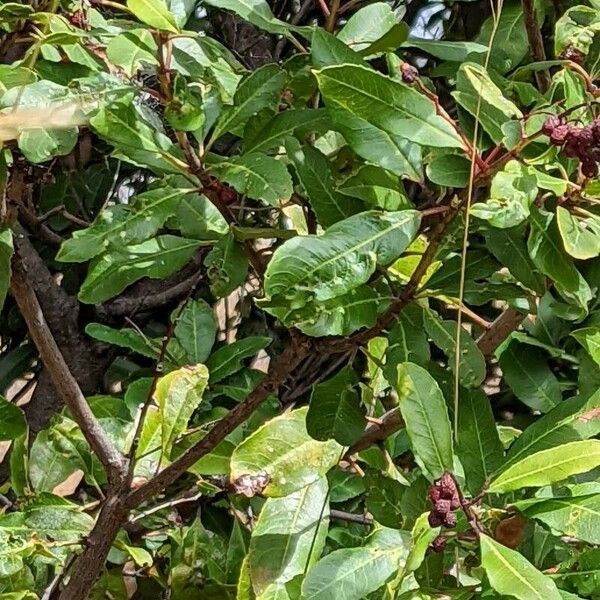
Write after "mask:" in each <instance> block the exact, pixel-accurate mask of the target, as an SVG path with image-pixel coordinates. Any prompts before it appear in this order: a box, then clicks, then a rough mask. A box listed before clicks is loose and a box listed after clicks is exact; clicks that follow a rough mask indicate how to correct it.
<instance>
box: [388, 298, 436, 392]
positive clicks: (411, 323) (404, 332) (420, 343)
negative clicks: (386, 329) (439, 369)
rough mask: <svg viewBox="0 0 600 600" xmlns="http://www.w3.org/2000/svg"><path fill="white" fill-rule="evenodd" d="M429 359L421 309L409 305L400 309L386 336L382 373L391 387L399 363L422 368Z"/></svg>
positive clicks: (414, 305)
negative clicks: (386, 345)
mask: <svg viewBox="0 0 600 600" xmlns="http://www.w3.org/2000/svg"><path fill="white" fill-rule="evenodd" d="M429 359H430V350H429V342H428V341H427V336H426V334H425V331H424V325H423V309H422V308H421V307H420V306H418V305H416V304H409V305H408V306H407V307H406V308H404V309H402V311H401V312H400V314H399V315H398V318H397V320H396V323H395V324H394V326H393V327H392V329H391V330H390V333H389V336H388V347H387V349H386V351H385V367H384V369H383V373H384V375H385V378H386V379H387V380H388V382H389V383H390V384H391V385H394V383H395V382H396V378H397V371H396V369H397V367H398V365H399V364H400V363H404V362H412V363H415V364H418V365H421V366H422V367H423V366H425V365H426V364H427V363H428V362H429Z"/></svg>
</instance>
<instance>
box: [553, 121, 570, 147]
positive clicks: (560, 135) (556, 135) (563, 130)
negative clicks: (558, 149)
mask: <svg viewBox="0 0 600 600" xmlns="http://www.w3.org/2000/svg"><path fill="white" fill-rule="evenodd" d="M571 131H572V130H571V127H569V125H559V126H558V127H555V128H554V130H553V131H552V132H551V133H550V141H551V142H552V143H553V144H555V145H556V146H560V145H561V144H563V143H564V141H565V140H566V139H567V136H569V134H570V133H571Z"/></svg>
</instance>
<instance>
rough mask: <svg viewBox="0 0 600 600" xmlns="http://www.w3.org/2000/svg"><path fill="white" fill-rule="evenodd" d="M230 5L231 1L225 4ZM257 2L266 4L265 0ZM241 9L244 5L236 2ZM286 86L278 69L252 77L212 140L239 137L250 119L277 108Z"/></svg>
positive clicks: (266, 68)
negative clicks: (226, 135)
mask: <svg viewBox="0 0 600 600" xmlns="http://www.w3.org/2000/svg"><path fill="white" fill-rule="evenodd" d="M225 1H227V0H225ZM244 1H248V2H254V1H256V2H257V3H258V4H265V6H266V3H264V2H263V0H244ZM236 4H239V5H240V6H242V5H243V2H239V3H238V2H236ZM284 83H285V73H284V72H283V71H282V70H281V69H280V68H279V67H277V66H276V65H265V66H264V67H262V68H261V69H257V70H256V71H254V72H252V73H251V74H250V75H248V76H247V77H246V78H245V79H243V80H242V82H241V83H240V84H239V86H238V88H237V90H236V92H235V96H234V98H233V105H232V106H228V107H227V108H225V110H223V112H222V113H221V115H220V117H219V120H218V121H217V123H216V125H215V128H214V131H213V133H212V139H217V138H218V137H220V136H221V135H223V134H224V133H227V132H231V133H238V132H239V131H240V129H241V127H242V126H243V125H245V124H246V122H247V121H248V119H249V118H250V117H252V116H253V115H255V114H256V113H258V112H259V111H260V110H263V109H264V108H269V107H273V106H274V105H275V103H276V101H277V98H278V96H279V94H280V92H281V89H282V87H283V84H284Z"/></svg>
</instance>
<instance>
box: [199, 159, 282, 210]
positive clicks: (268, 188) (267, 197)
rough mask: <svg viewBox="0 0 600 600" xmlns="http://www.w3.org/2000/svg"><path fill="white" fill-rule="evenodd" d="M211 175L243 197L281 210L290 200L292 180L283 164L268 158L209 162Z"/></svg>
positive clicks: (211, 160) (214, 160)
mask: <svg viewBox="0 0 600 600" xmlns="http://www.w3.org/2000/svg"><path fill="white" fill-rule="evenodd" d="M208 165H209V169H208V171H209V173H210V174H211V175H214V176H215V177H218V178H219V179H221V180H222V181H224V182H225V183H228V184H229V185H230V186H231V187H233V188H234V189H235V190H236V191H237V192H239V193H240V194H244V195H246V196H248V197H249V198H254V199H256V200H264V201H265V202H267V203H268V204H272V205H273V206H278V205H279V204H281V203H282V202H285V201H286V200H289V199H290V197H291V195H292V192H293V189H292V178H291V177H290V174H289V173H288V170H287V169H286V168H285V165H284V164H283V162H282V161H280V160H277V159H276V158H273V157H271V156H267V155H266V154H258V153H250V154H243V155H242V156H232V157H229V158H221V157H218V158H216V157H215V156H214V155H213V156H212V157H210V161H208Z"/></svg>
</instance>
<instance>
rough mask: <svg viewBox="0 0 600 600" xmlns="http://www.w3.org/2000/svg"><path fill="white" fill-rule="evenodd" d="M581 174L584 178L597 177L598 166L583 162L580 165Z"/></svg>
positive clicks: (593, 163)
mask: <svg viewBox="0 0 600 600" xmlns="http://www.w3.org/2000/svg"><path fill="white" fill-rule="evenodd" d="M581 172H582V173H583V174H584V175H585V176H586V177H596V176H597V175H598V165H597V164H596V163H595V162H591V161H587V160H585V161H583V162H582V163H581Z"/></svg>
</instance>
